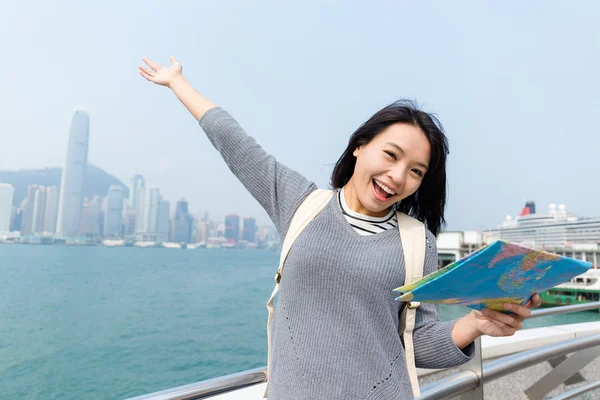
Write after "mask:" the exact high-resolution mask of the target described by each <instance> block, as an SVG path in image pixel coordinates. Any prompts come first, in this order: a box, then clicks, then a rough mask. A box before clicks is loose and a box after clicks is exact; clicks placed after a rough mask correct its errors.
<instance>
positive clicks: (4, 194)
mask: <svg viewBox="0 0 600 400" xmlns="http://www.w3.org/2000/svg"><path fill="white" fill-rule="evenodd" d="M14 195H15V189H14V188H13V187H12V185H9V184H8V183H0V233H2V232H9V231H10V221H11V216H12V202H13V197H14Z"/></svg>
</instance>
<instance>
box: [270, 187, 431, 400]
mask: <svg viewBox="0 0 600 400" xmlns="http://www.w3.org/2000/svg"><path fill="white" fill-rule="evenodd" d="M333 193H334V192H333V191H332V190H326V189H317V190H315V191H313V192H311V193H310V194H309V195H308V197H307V198H306V199H305V200H304V202H303V203H302V204H300V207H298V210H297V211H296V213H295V214H294V217H293V218H292V222H291V224H290V227H289V229H288V231H287V234H286V236H285V239H284V241H283V246H282V249H281V257H280V260H279V269H278V270H277V274H275V282H276V284H275V289H273V294H271V298H269V301H268V302H267V309H268V310H269V319H268V322H267V346H268V347H267V363H268V364H267V388H266V390H265V394H264V398H266V397H267V393H268V390H269V389H268V385H269V375H270V373H271V323H272V321H273V312H274V308H273V300H274V298H275V295H276V294H277V293H278V292H279V282H280V280H281V274H282V272H283V265H284V263H285V259H286V258H287V255H288V252H289V251H290V248H291V247H292V245H293V243H294V241H295V240H296V238H297V237H298V236H299V235H300V233H301V232H302V231H303V230H304V228H306V226H307V225H308V224H309V223H310V222H311V221H312V220H313V219H314V218H315V216H317V214H319V213H320V212H321V210H323V208H325V206H326V205H327V204H328V203H329V201H330V200H331V197H332V196H333ZM396 215H397V217H398V230H399V231H400V240H401V241H402V250H403V253H404V264H405V267H406V277H405V281H404V284H405V285H408V284H410V283H412V282H415V281H417V280H419V279H421V278H422V277H423V265H424V263H425V226H424V225H423V223H422V222H420V221H419V220H417V219H415V218H412V217H410V216H408V215H406V214H404V213H401V212H397V213H396ZM418 307H419V303H418V302H408V303H407V304H406V307H404V309H403V311H402V313H401V316H400V321H399V324H398V334H399V335H400V336H401V337H402V338H403V340H404V352H405V354H406V367H407V369H408V376H409V378H410V383H411V386H412V389H413V394H414V396H415V397H419V396H420V395H421V392H420V390H419V380H418V378H417V370H416V366H415V354H414V347H413V339H412V332H413V330H414V327H415V316H416V311H417V308H418Z"/></svg>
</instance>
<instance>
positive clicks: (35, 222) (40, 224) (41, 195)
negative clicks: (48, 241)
mask: <svg viewBox="0 0 600 400" xmlns="http://www.w3.org/2000/svg"><path fill="white" fill-rule="evenodd" d="M45 211H46V188H45V187H44V186H39V187H38V188H37V189H36V191H35V196H34V200H33V217H32V220H31V232H32V233H34V234H37V233H41V232H42V231H43V228H44V213H45Z"/></svg>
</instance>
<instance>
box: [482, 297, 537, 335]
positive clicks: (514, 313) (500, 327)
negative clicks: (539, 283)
mask: <svg viewBox="0 0 600 400" xmlns="http://www.w3.org/2000/svg"><path fill="white" fill-rule="evenodd" d="M541 304H542V299H541V298H540V296H539V295H537V294H536V295H534V296H533V297H532V298H531V300H530V301H529V302H528V303H527V304H525V305H524V306H522V305H519V304H508V303H507V304H505V305H504V308H505V309H507V310H508V311H510V312H511V313H510V314H504V313H501V312H499V311H492V310H490V309H487V308H484V309H483V310H481V311H475V310H474V311H473V312H472V313H473V315H474V317H475V321H476V326H477V330H478V331H479V332H480V333H481V334H483V335H488V336H512V335H514V334H515V332H516V331H518V330H519V329H521V328H522V327H523V321H524V320H525V318H528V317H529V316H531V308H537V307H539V306H540V305H541Z"/></svg>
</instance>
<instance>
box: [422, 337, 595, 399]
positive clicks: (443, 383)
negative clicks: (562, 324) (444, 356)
mask: <svg viewBox="0 0 600 400" xmlns="http://www.w3.org/2000/svg"><path fill="white" fill-rule="evenodd" d="M596 346H600V334H595V335H590V336H584V337H580V338H575V339H567V340H563V341H560V342H557V343H551V344H548V345H545V346H542V347H538V348H535V349H531V350H526V351H522V352H520V353H516V354H512V355H510V356H506V357H502V358H499V359H497V360H494V361H489V362H486V363H484V364H483V376H484V377H485V382H490V381H493V380H496V379H498V378H501V377H503V376H504V375H508V374H510V373H513V372H515V371H518V370H521V369H523V368H527V367H531V366H532V365H535V364H539V363H540V362H542V361H548V360H551V359H553V358H556V357H560V356H562V355H567V354H570V353H573V352H575V351H579V350H583V349H587V348H590V347H596ZM465 372H469V371H461V372H458V373H456V374H453V375H450V376H449V377H447V378H445V379H442V380H439V381H435V382H432V383H430V384H428V385H424V386H423V387H422V389H421V397H419V398H418V399H419V400H433V399H436V400H437V399H448V398H452V397H454V396H458V395H460V394H463V393H466V392H468V391H469V390H472V389H475V388H476V387H477V386H478V384H479V382H478V380H477V379H466V378H465V377H467V376H468V374H465ZM472 376H475V377H476V375H475V373H474V372H472Z"/></svg>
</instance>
